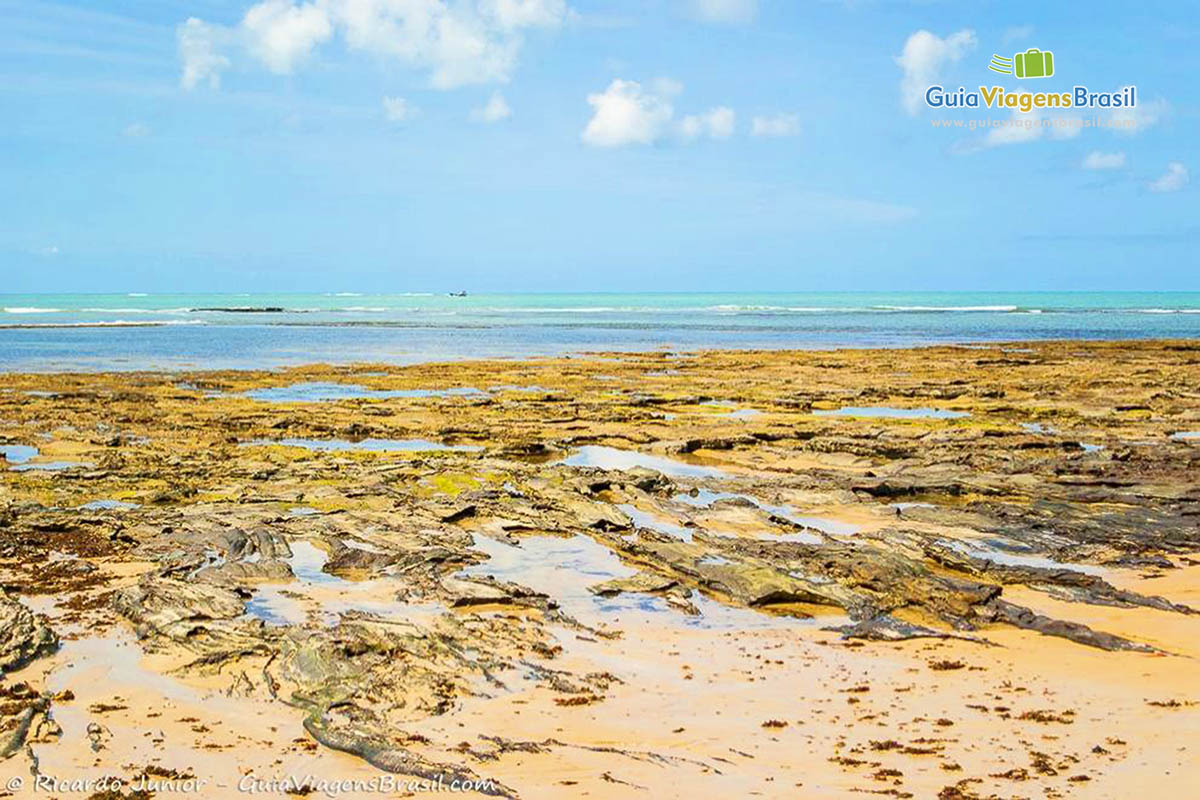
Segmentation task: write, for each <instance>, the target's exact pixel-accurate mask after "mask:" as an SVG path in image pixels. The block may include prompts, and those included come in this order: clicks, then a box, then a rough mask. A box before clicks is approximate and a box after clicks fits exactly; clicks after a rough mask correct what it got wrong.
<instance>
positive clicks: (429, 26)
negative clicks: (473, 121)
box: [177, 0, 568, 89]
mask: <svg viewBox="0 0 1200 800" xmlns="http://www.w3.org/2000/svg"><path fill="white" fill-rule="evenodd" d="M567 17H568V9H567V4H566V0H310V1H309V2H300V3H297V2H295V0H262V2H259V3H257V4H255V5H253V6H251V7H250V8H249V9H247V10H246V13H245V15H244V16H243V17H242V20H241V22H239V23H238V24H237V25H236V26H232V27H230V26H223V25H214V24H211V23H207V22H204V21H203V20H200V19H196V18H194V17H193V18H191V19H189V20H187V22H184V23H183V24H182V25H180V26H179V28H178V30H177V38H178V47H179V58H180V62H181V64H182V69H183V71H182V75H181V78H180V83H181V85H182V86H183V88H185V89H194V88H196V87H197V86H200V85H201V84H204V83H208V85H209V86H211V87H213V88H217V87H218V86H219V84H220V76H221V72H222V71H224V70H226V69H228V68H229V67H230V66H231V64H232V58H231V56H233V55H243V54H244V55H245V56H247V57H249V58H250V59H252V60H253V61H257V62H259V63H261V64H262V65H263V66H264V67H266V68H267V69H268V70H270V71H271V72H274V73H276V74H287V73H290V72H293V71H294V70H295V69H296V68H297V67H299V66H300V65H301V64H303V62H304V61H306V60H307V59H308V58H310V57H311V56H312V55H313V53H314V52H315V51H316V50H317V49H318V48H319V47H320V46H321V45H323V44H325V43H326V42H329V41H331V40H333V39H334V38H336V37H339V36H340V37H341V39H342V41H343V42H344V43H345V45H346V47H347V48H348V49H350V50H354V51H362V52H366V53H369V54H371V55H373V56H376V57H379V58H383V59H392V60H395V61H398V62H400V63H401V64H404V65H406V66H408V67H411V68H413V69H417V70H421V71H425V72H428V74H429V82H430V84H431V85H432V86H433V87H434V88H437V89H452V88H455V87H458V86H465V85H469V84H481V83H502V82H504V81H507V80H508V78H509V76H510V75H511V73H512V70H513V68H514V67H515V65H516V61H517V56H518V54H519V52H520V49H521V45H522V33H523V32H524V31H525V30H528V29H534V28H544V29H554V28H558V27H560V26H561V25H562V24H563V22H564V20H565V19H566V18H567Z"/></svg>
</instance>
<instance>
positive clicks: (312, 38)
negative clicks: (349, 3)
mask: <svg viewBox="0 0 1200 800" xmlns="http://www.w3.org/2000/svg"><path fill="white" fill-rule="evenodd" d="M241 27H242V30H243V32H244V34H245V37H246V46H247V48H248V49H249V50H250V53H251V55H253V56H254V57H255V58H257V59H258V60H259V61H261V62H262V63H263V64H264V65H266V67H267V69H269V70H271V72H274V73H276V74H278V75H286V74H288V73H290V72H291V71H292V70H293V69H295V68H296V66H297V65H298V64H299V63H300V62H301V61H303V60H305V59H306V58H308V56H309V55H311V54H312V51H313V48H315V47H316V46H317V45H318V44H321V43H322V42H325V41H327V40H328V39H329V37H331V36H333V24H332V22H331V21H330V19H329V14H328V12H327V11H326V10H325V8H324V7H322V6H319V5H317V4H316V3H308V4H305V5H299V6H297V5H292V0H264V2H262V3H259V4H258V5H256V6H251V8H250V10H249V11H247V12H246V16H245V17H243V18H242V25H241Z"/></svg>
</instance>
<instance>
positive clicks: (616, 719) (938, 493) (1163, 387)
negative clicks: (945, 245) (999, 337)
mask: <svg viewBox="0 0 1200 800" xmlns="http://www.w3.org/2000/svg"><path fill="white" fill-rule="evenodd" d="M297 384H299V385H300V388H299V389H296V390H293V389H292V388H290V387H294V386H295V385H297ZM313 384H315V385H317V386H318V387H321V391H319V392H316V393H314V392H313V391H312V389H311V385H313ZM1197 385H1200V347H1197V346H1195V345H1192V344H1190V343H1185V342H1158V343H1156V342H1149V343H1131V344H1108V343H1035V344H1029V345H1020V346H1016V345H1013V346H1001V345H996V346H989V347H982V348H972V349H968V348H930V349H921V350H900V351H886V352H883V351H880V352H874V351H844V352H828V353H822V352H805V353H722V352H714V353H704V354H691V355H675V354H669V353H665V352H664V353H649V354H598V355H597V356H596V357H582V358H572V359H535V360H528V361H521V362H515V361H514V362H504V361H492V362H476V363H460V364H445V365H424V366H420V367H409V368H397V367H379V366H375V365H363V366H361V367H354V368H332V367H323V366H313V367H307V368H303V369H297V370H289V371H285V372H272V373H267V372H262V373H252V372H225V373H201V372H197V373H193V374H188V375H186V376H172V375H157V374H136V375H87V376H84V375H0V447H4V448H5V450H4V451H3V452H4V455H5V458H6V460H7V463H5V462H0V478H2V482H0V526H2V528H0V544H2V545H3V548H4V549H3V551H2V552H0V570H2V571H0V575H2V582H3V586H4V589H5V592H6V593H7V597H6V598H5V605H4V609H3V610H4V611H5V614H4V615H0V625H3V626H4V629H3V630H0V663H2V664H4V671H5V674H4V678H3V684H2V686H3V690H4V692H5V698H6V699H5V701H4V703H3V704H0V705H2V706H3V707H2V708H0V731H3V732H4V733H3V736H0V744H4V745H5V748H6V753H5V755H6V757H5V758H4V759H3V760H0V787H3V786H5V785H8V786H9V787H10V789H9V792H10V795H9V796H15V797H25V796H57V797H64V798H65V797H72V796H79V797H91V796H96V797H117V796H121V797H141V796H144V795H138V794H136V793H131V791H130V790H129V789H128V788H126V789H123V790H122V791H121V792H120V793H118V794H109V795H105V794H103V793H102V792H99V791H98V790H97V787H94V786H90V785H88V784H86V782H87V781H96V780H97V779H99V778H101V777H102V776H106V775H107V776H115V777H119V778H120V779H121V780H122V781H124V782H125V784H126V787H128V785H129V783H130V782H132V781H137V780H145V781H149V782H151V785H153V782H154V781H158V782H159V785H158V787H157V788H158V792H157V794H156V795H154V796H159V797H161V796H167V794H168V790H173V791H174V792H175V793H184V792H188V791H189V790H192V791H194V792H198V793H200V796H205V797H210V796H211V797H241V796H246V795H247V794H251V793H254V794H265V795H267V796H296V794H297V793H296V792H295V791H293V792H292V793H291V794H290V795H289V793H288V791H287V789H288V787H287V786H285V785H281V781H283V780H284V779H286V778H288V777H291V778H294V779H297V780H304V779H306V778H309V779H314V780H316V781H320V782H324V783H320V784H318V785H316V786H314V791H313V794H314V795H315V796H321V793H322V791H324V792H325V793H326V794H330V793H332V794H336V795H337V796H344V797H373V796H379V795H380V794H381V792H379V791H377V790H375V789H374V788H373V787H372V786H371V785H370V782H371V781H376V782H379V781H381V780H384V779H386V780H390V781H395V784H394V786H395V787H399V789H398V791H394V792H392V793H393V794H396V795H399V796H406V794H411V795H412V796H420V795H421V794H423V793H426V792H422V791H420V787H418V786H416V785H413V786H411V787H410V786H407V785H406V782H408V781H419V780H427V781H432V782H433V783H434V784H436V783H437V782H438V781H439V780H441V781H442V782H443V784H448V783H449V782H451V781H454V780H458V781H474V780H482V781H488V782H490V794H492V795H499V796H512V797H521V798H558V797H576V796H586V797H597V798H610V797H611V798H626V797H636V796H643V795H644V796H647V797H649V796H654V797H659V796H662V797H696V796H702V797H707V796H721V795H723V794H728V795H729V796H742V795H747V796H759V797H780V798H783V797H798V796H811V797H860V796H862V795H863V794H864V793H867V794H875V795H883V796H892V797H940V798H946V799H947V800H953V798H972V797H1031V796H1044V797H1081V798H1092V797H1112V798H1123V797H1128V796H1131V795H1132V794H1133V793H1135V792H1144V791H1146V790H1151V791H1155V790H1157V791H1159V792H1161V793H1164V794H1165V796H1180V795H1178V794H1177V792H1178V790H1179V789H1180V787H1185V786H1192V785H1200V754H1197V752H1196V750H1195V746H1194V742H1196V741H1197V740H1198V739H1200V736H1198V734H1200V705H1198V703H1200V694H1198V693H1197V692H1198V690H1197V688H1196V687H1197V684H1196V675H1197V671H1196V666H1195V664H1196V663H1197V662H1196V658H1197V656H1198V655H1200V645H1198V644H1197V643H1198V642H1200V615H1197V614H1195V613H1193V611H1192V609H1196V608H1200V555H1197V551H1200V525H1198V521H1200V485H1198V484H1197V481H1196V478H1195V476H1196V475H1197V474H1200V471H1198V470H1197V467H1200V446H1198V445H1197V444H1195V442H1196V441H1197V440H1195V439H1194V438H1191V437H1187V436H1181V435H1180V434H1181V433H1187V432H1191V431H1196V430H1200V393H1197V392H1196V391H1195V389H1194V387H1195V386H1197ZM356 387H361V389H359V388H356ZM842 409H852V410H851V411H849V412H847V413H818V412H838V411H839V410H842ZM909 412H911V413H909ZM931 412H936V413H931ZM1034 423H1036V427H1031V425H1032V424H1034ZM313 442H316V443H317V444H316V445H313V444H312V443H313ZM379 442H398V443H403V445H400V444H397V445H395V446H381V445H379V444H378V443H379ZM356 443H366V444H365V445H364V446H362V447H356V446H355V445H356ZM414 443H415V444H414ZM1085 445H1086V447H1085ZM17 467H22V469H16V468H17ZM29 467H33V468H29ZM39 467H44V468H39ZM96 503H99V505H95V504H96ZM947 637H948V638H947ZM22 684H27V685H28V688H25V687H22ZM18 734H19V735H18ZM39 775H40V776H42V780H43V781H45V780H50V779H55V780H59V781H72V780H74V781H79V782H80V783H79V784H78V786H67V785H65V784H61V783H60V784H59V785H58V787H57V788H56V789H54V790H53V791H41V792H35V791H34V789H33V787H34V781H35V780H37V779H38V776H39ZM18 779H19V780H20V782H21V784H22V785H21V786H20V787H19V788H17V786H16V783H15V782H14V781H16V780H18ZM356 781H357V782H358V783H357V784H355V783H354V782H356ZM329 782H335V785H333V786H329V785H327V784H328V783H329ZM342 782H346V783H342ZM385 785H388V786H389V787H391V786H393V784H385ZM251 789H254V790H255V791H253V792H252V791H251ZM2 795H3V790H2V789H0V796H2ZM465 796H485V795H484V794H482V793H479V792H473V793H471V792H469V793H466V794H465Z"/></svg>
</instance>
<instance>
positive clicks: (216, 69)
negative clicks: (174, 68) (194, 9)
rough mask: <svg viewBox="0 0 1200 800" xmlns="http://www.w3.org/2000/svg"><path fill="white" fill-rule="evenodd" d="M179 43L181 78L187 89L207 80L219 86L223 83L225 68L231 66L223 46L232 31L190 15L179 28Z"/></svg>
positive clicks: (215, 86) (214, 87) (176, 33)
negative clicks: (221, 50) (221, 52)
mask: <svg viewBox="0 0 1200 800" xmlns="http://www.w3.org/2000/svg"><path fill="white" fill-rule="evenodd" d="M175 36H176V44H177V46H178V48H179V60H180V62H181V63H182V65H183V74H182V75H181V76H180V78H179V82H180V84H181V85H182V86H183V88H184V89H195V88H196V87H197V86H199V85H200V84H202V83H207V84H208V85H209V86H210V87H211V88H213V89H216V88H217V87H219V86H220V85H221V72H222V71H224V70H226V69H228V68H229V63H230V62H229V59H228V58H226V57H225V56H223V55H221V54H220V53H219V52H218V50H219V49H221V48H222V47H223V46H224V45H225V43H226V42H227V41H228V40H229V38H230V37H229V35H228V31H227V30H226V29H224V28H221V27H220V26H217V25H209V24H208V23H207V22H204V21H203V20H199V19H196V18H195V17H192V18H190V19H189V20H188V21H187V22H185V23H183V24H182V25H180V26H179V27H178V29H176V32H175Z"/></svg>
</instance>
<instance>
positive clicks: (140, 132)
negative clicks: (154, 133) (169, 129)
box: [121, 122, 150, 139]
mask: <svg viewBox="0 0 1200 800" xmlns="http://www.w3.org/2000/svg"><path fill="white" fill-rule="evenodd" d="M121 134H122V135H123V136H128V137H129V138H130V139H141V138H142V137H145V136H149V135H150V126H149V125H147V124H146V123H144V122H133V123H130V124H129V125H126V126H125V130H123V131H121Z"/></svg>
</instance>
